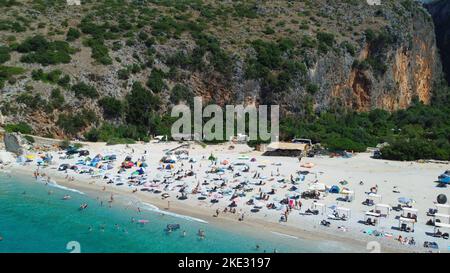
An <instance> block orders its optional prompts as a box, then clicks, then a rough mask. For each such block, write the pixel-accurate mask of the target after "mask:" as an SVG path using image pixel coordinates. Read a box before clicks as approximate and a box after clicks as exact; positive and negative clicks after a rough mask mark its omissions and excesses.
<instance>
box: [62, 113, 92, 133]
mask: <svg viewBox="0 0 450 273" xmlns="http://www.w3.org/2000/svg"><path fill="white" fill-rule="evenodd" d="M96 121H97V117H96V115H95V113H94V112H93V111H91V110H86V109H83V110H82V111H81V112H80V113H76V114H72V113H71V114H60V115H59V117H58V120H57V122H56V124H57V125H58V127H59V128H61V129H62V130H63V131H64V132H65V133H66V134H69V135H77V134H78V133H79V132H80V131H82V130H83V129H84V128H85V127H86V126H88V125H89V124H91V123H93V122H96Z"/></svg>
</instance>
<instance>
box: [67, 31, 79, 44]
mask: <svg viewBox="0 0 450 273" xmlns="http://www.w3.org/2000/svg"><path fill="white" fill-rule="evenodd" d="M80 36H81V33H80V31H79V30H78V29H76V28H69V30H68V31H67V35H66V41H69V42H72V41H75V40H76V39H78V38H80Z"/></svg>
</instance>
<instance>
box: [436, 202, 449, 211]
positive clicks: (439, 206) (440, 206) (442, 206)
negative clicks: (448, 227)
mask: <svg viewBox="0 0 450 273" xmlns="http://www.w3.org/2000/svg"><path fill="white" fill-rule="evenodd" d="M435 206H436V208H437V210H438V211H439V213H443V214H450V205H447V204H437V203H436V204H435Z"/></svg>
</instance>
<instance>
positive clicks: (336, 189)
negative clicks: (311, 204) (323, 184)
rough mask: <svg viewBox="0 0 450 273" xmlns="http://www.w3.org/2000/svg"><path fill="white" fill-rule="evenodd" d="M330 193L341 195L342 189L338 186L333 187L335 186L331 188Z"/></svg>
mask: <svg viewBox="0 0 450 273" xmlns="http://www.w3.org/2000/svg"><path fill="white" fill-rule="evenodd" d="M328 192H329V193H339V192H340V189H339V187H338V186H336V185H333V186H332V187H331V188H330V190H329V191H328Z"/></svg>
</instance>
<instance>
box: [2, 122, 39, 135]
mask: <svg viewBox="0 0 450 273" xmlns="http://www.w3.org/2000/svg"><path fill="white" fill-rule="evenodd" d="M5 131H6V132H8V133H12V132H18V133H22V134H28V135H29V134H31V133H32V132H33V128H31V126H30V125H29V124H28V123H25V122H19V123H10V124H6V125H5Z"/></svg>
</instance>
